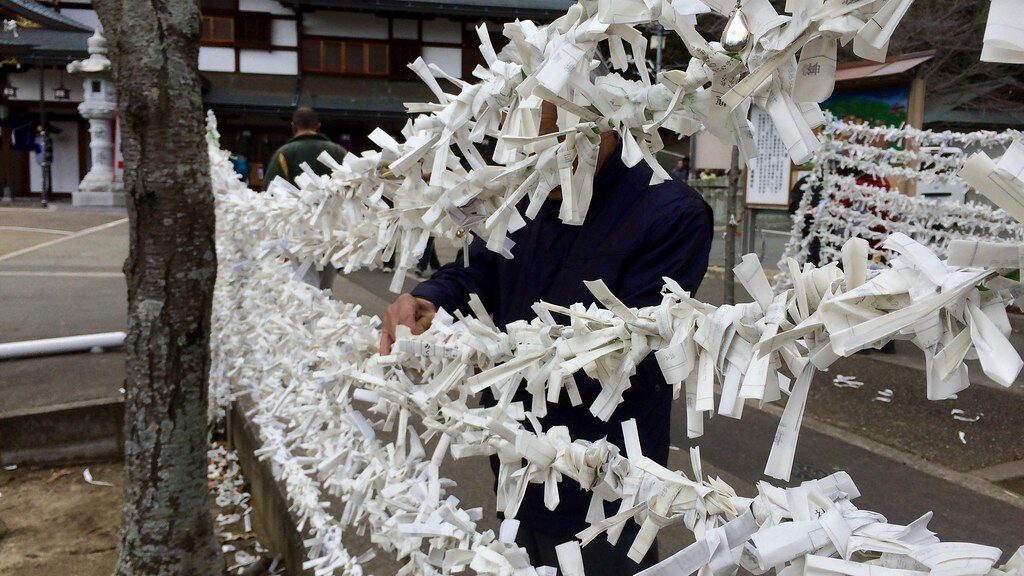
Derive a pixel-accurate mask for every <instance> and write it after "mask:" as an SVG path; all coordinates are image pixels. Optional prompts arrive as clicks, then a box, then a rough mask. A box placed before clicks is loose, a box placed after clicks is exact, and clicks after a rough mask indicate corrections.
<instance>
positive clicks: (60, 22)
mask: <svg viewBox="0 0 1024 576" xmlns="http://www.w3.org/2000/svg"><path fill="white" fill-rule="evenodd" d="M0 7H2V8H6V9H7V10H10V11H11V12H14V13H15V14H17V15H19V16H23V17H25V18H27V19H28V20H31V21H33V22H35V23H36V24H39V25H40V26H43V27H44V28H48V29H50V30H69V31H78V32H92V28H89V27H88V26H86V25H85V24H82V23H81V22H79V21H78V20H75V19H74V18H69V17H67V16H65V15H64V14H61V13H60V12H57V11H56V10H54V9H53V8H50V7H49V6H46V5H43V4H40V3H39V2H36V1H35V0H0ZM18 33H19V34H20V33H21V30H19V31H18Z"/></svg>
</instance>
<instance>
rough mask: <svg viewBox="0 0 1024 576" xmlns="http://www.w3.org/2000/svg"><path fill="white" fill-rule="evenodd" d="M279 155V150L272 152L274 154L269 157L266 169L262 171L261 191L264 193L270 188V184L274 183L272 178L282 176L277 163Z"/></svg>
mask: <svg viewBox="0 0 1024 576" xmlns="http://www.w3.org/2000/svg"><path fill="white" fill-rule="evenodd" d="M280 155H281V149H280V148H278V149H277V150H274V153H273V154H271V155H270V159H268V160H267V164H266V167H265V168H264V169H263V190H264V191H266V189H267V188H269V187H270V183H271V182H273V181H274V178H277V177H278V176H283V174H282V173H281V165H280V163H279V162H278V157H279V156H280Z"/></svg>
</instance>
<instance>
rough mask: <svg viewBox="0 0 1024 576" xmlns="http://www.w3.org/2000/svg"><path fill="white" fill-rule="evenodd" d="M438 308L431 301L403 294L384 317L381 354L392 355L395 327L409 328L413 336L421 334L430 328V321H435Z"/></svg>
mask: <svg viewBox="0 0 1024 576" xmlns="http://www.w3.org/2000/svg"><path fill="white" fill-rule="evenodd" d="M436 312H437V308H435V307H434V304H433V303H432V302H430V301H429V300H424V299H423V298H415V297H414V296H413V295H412V294H402V295H401V296H399V297H398V298H396V299H395V301H394V302H393V303H392V304H391V306H388V311H387V314H385V315H384V325H383V326H381V329H380V353H381V355H386V354H390V353H391V346H392V345H393V344H394V343H395V327H396V326H398V325H402V326H408V327H409V329H410V330H412V333H413V334H421V333H422V332H423V331H424V330H426V329H427V328H429V327H430V321H431V320H433V319H434V314H435V313H436Z"/></svg>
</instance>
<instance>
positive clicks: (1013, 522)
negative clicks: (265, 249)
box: [0, 209, 1024, 573]
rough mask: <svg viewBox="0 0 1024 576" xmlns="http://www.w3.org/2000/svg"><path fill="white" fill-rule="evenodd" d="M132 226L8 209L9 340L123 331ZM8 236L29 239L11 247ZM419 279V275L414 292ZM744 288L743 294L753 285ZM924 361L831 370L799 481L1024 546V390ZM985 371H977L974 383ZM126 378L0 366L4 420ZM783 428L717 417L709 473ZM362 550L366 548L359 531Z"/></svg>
mask: <svg viewBox="0 0 1024 576" xmlns="http://www.w3.org/2000/svg"><path fill="white" fill-rule="evenodd" d="M121 218H123V216H121V215H117V214H90V213H83V212H75V213H70V212H67V213H64V212H42V211H39V210H26V209H15V210H0V306H2V313H0V342H2V341H14V340H21V339H26V338H42V337H53V336H62V335H71V334H81V333H88V332H100V331H108V330H117V329H121V328H122V327H123V325H124V309H125V301H124V298H125V297H124V280H123V278H122V277H121V275H120V267H121V263H122V262H123V260H124V257H125V255H126V252H127V250H126V236H127V226H126V225H125V224H124V223H117V222H118V220H119V219H121ZM79 219H81V220H79ZM27 228H37V229H38V228H45V229H47V230H59V231H61V232H66V233H56V232H54V233H50V232H38V231H37V230H24V229H27ZM3 235H8V236H3ZM8 237H15V238H18V239H20V240H18V241H17V242H15V243H13V244H8V243H7V241H6V238H8ZM718 244H719V242H716V246H717V245H718ZM13 246H19V247H17V248H14V247H13ZM32 246H36V248H35V249H31V248H32ZM26 250H27V251H26ZM766 261H767V259H766ZM389 281H390V277H389V276H387V275H385V274H380V273H368V272H360V273H356V274H352V275H350V276H349V277H347V278H341V279H339V280H338V282H337V283H336V286H335V291H336V293H337V294H338V295H339V296H340V297H343V298H345V299H346V300H349V301H352V302H357V303H360V304H362V305H363V306H364V308H365V309H366V311H367V312H368V313H377V314H379V313H381V312H382V311H383V309H384V307H385V306H386V304H387V302H388V300H389V299H390V298H391V295H390V294H389V293H388V291H387V285H388V283H389ZM412 283H413V281H411V280H409V281H407V283H406V289H408V288H410V287H411V286H412ZM721 291H722V281H721V278H720V276H716V275H709V277H708V279H707V280H706V281H705V283H704V285H703V286H702V287H701V290H700V291H699V293H698V297H700V298H702V299H704V300H706V301H710V302H718V301H720V295H721ZM738 293H739V294H740V296H741V297H742V296H743V293H742V290H741V289H739V290H738ZM916 357H917V356H916V355H915V354H913V351H912V346H905V347H901V348H900V350H899V353H898V354H896V355H893V356H888V355H881V354H869V355H858V356H856V357H854V358H851V359H846V360H843V361H841V362H840V363H838V364H837V365H836V367H835V368H834V369H833V371H832V372H831V373H827V374H821V375H819V378H818V379H817V380H816V382H815V384H814V386H813V387H812V392H811V396H810V399H809V402H808V408H807V419H806V422H805V430H804V431H803V433H802V434H801V439H800V445H799V447H798V451H797V465H796V468H795V476H798V477H794V480H795V481H799V480H802V479H806V478H810V477H815V476H819V475H822V474H825V473H828V472H831V471H833V470H837V469H846V470H848V471H849V472H850V473H851V475H852V476H853V478H854V480H855V481H856V482H857V484H858V486H860V488H861V490H862V492H863V494H864V496H863V497H862V498H861V500H860V501H859V504H860V505H861V506H863V507H868V508H874V509H876V510H878V511H880V512H883V513H885V514H887V515H889V517H890V518H891V519H892V520H895V521H908V520H911V519H913V518H915V517H916V516H918V515H920V514H921V513H924V512H926V511H927V510H928V509H930V508H931V509H934V511H935V512H936V519H935V520H934V521H933V523H932V527H933V528H934V529H936V530H937V531H939V533H940V535H941V536H943V538H944V539H947V540H972V541H979V542H983V543H989V544H994V545H998V546H1000V547H1002V548H1003V549H1004V550H1012V549H1013V548H1015V547H1016V546H1017V545H1020V544H1021V543H1022V542H1024V503H1022V500H1021V498H1019V497H1016V496H1012V495H1010V494H1009V493H1007V492H1004V491H1001V490H1000V489H999V488H998V487H997V486H996V485H994V484H992V483H987V482H984V481H982V480H980V479H979V477H980V476H984V477H986V478H989V479H990V480H993V481H1002V482H1003V485H1005V486H1007V487H1013V486H1018V489H1021V488H1024V482H1022V481H1020V480H1012V478H1014V477H1019V476H1024V433H1022V432H1024V396H1022V395H1019V394H1006V393H1005V392H1001V391H997V390H995V389H991V388H988V387H982V386H976V387H972V388H971V389H970V390H968V391H966V392H964V393H962V394H961V395H960V398H959V399H957V400H955V401H947V402H941V403H935V402H928V401H927V400H925V398H924V386H923V380H922V378H921V373H920V371H919V369H916V368H915V366H916V365H915V364H914V362H915V361H916ZM977 373H978V371H977V370H972V378H974V377H975V376H976V374H977ZM835 374H845V375H852V376H855V377H857V378H858V379H860V380H862V381H864V382H865V385H864V387H863V388H860V389H840V388H836V387H834V386H832V384H831V381H832V378H833V377H834V375H835ZM122 379H123V371H122V370H121V358H120V356H119V355H118V354H111V353H106V354H100V355H95V354H79V355H69V356H62V357H58V358H51V359H45V360H39V359H37V360H24V361H17V362H0V413H2V412H4V411H5V410H6V409H11V408H12V407H13V408H17V407H18V406H14V404H18V405H22V406H24V405H29V406H40V405H47V404H49V403H60V402H65V401H67V400H71V399H84V398H87V397H90V396H95V397H103V395H111V394H116V393H117V389H118V388H120V386H121V381H122ZM886 388H888V389H891V390H893V398H894V400H893V402H892V403H889V404H884V403H880V402H874V401H872V400H871V398H873V397H874V396H875V395H876V393H877V391H878V390H882V389H886ZM1015 389H1017V390H1020V384H1018V385H1016V386H1015ZM5 402H6V404H4V403H5ZM953 408H961V409H963V410H965V411H967V412H968V413H971V414H975V413H979V412H980V413H983V416H982V418H981V419H980V420H979V421H978V422H976V423H965V422H958V421H955V420H953V419H952V417H951V415H950V414H949V411H950V410H952V409H953ZM675 413H676V414H677V415H680V416H679V418H677V425H676V426H675V427H674V430H673V441H674V444H675V445H676V447H677V448H680V449H679V450H674V451H673V452H672V453H671V458H672V460H673V462H672V464H673V466H674V467H676V468H679V469H683V470H688V469H689V465H688V463H687V461H688V455H687V452H686V448H687V447H688V446H689V445H690V444H689V442H688V441H687V440H686V439H685V437H684V432H683V430H684V428H683V422H682V420H681V415H682V414H683V411H682V409H681V408H680V407H677V410H676V412H675ZM777 421H778V416H777V410H769V411H759V410H757V409H756V408H755V407H753V406H748V409H747V410H746V413H745V414H744V417H743V420H742V421H740V422H736V421H733V420H729V419H727V418H721V417H719V418H714V419H712V420H711V421H709V422H708V423H707V433H706V435H705V436H704V437H703V438H701V439H700V440H699V442H698V443H699V445H700V446H701V450H702V455H703V457H704V459H705V461H706V463H707V464H706V470H707V471H708V472H709V473H710V474H714V475H721V476H722V477H723V478H724V479H725V480H726V481H728V482H729V483H730V484H732V485H733V486H735V487H736V488H737V490H738V491H739V492H740V493H743V494H751V493H753V492H754V490H755V488H754V482H756V481H757V480H759V479H761V478H762V477H761V470H762V468H763V465H764V462H765V458H766V455H767V451H768V449H769V446H770V443H771V438H772V437H773V436H774V432H775V426H776V424H777ZM960 431H963V432H964V433H965V439H966V441H967V443H966V445H965V444H963V443H962V442H961V441H960V439H959V437H958V432H960ZM447 472H448V473H449V474H450V475H451V477H452V478H454V479H455V480H456V481H458V482H459V484H460V487H459V488H458V489H456V494H457V495H459V496H460V497H461V498H463V500H464V501H465V502H467V503H472V504H484V505H485V509H488V508H487V505H489V503H491V502H492V500H493V495H492V493H491V482H492V478H491V474H490V471H489V470H488V468H487V466H486V463H485V462H483V461H480V460H470V461H466V462H458V463H451V464H449V465H448V470H447ZM963 472H971V474H963ZM673 534H674V535H673V536H670V537H668V538H667V539H666V540H665V541H664V542H663V544H662V550H663V552H670V551H673V550H677V549H679V548H680V547H681V546H683V545H684V544H685V540H684V539H683V538H682V536H681V534H682V531H673ZM364 541H366V540H364ZM350 543H351V544H352V549H353V550H355V551H358V550H359V545H358V540H357V539H355V537H352V539H351V540H350ZM383 556H384V555H382V558H381V559H380V560H377V561H374V563H372V564H377V563H381V565H380V567H378V568H375V569H374V571H375V573H387V571H388V570H387V569H386V568H385V567H386V566H391V565H392V564H391V563H390V562H387V561H385V560H384V559H383ZM372 564H371V568H372V567H373V566H372Z"/></svg>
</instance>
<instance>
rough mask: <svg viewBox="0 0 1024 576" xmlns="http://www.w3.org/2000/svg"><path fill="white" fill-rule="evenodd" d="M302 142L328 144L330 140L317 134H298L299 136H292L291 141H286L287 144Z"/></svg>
mask: <svg viewBox="0 0 1024 576" xmlns="http://www.w3.org/2000/svg"><path fill="white" fill-rule="evenodd" d="M303 140H327V141H328V142H330V141H331V139H330V138H328V137H327V136H324V135H323V134H321V133H319V132H317V133H315V134H300V135H299V136H292V137H291V139H290V140H288V141H289V142H302V141H303Z"/></svg>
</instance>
